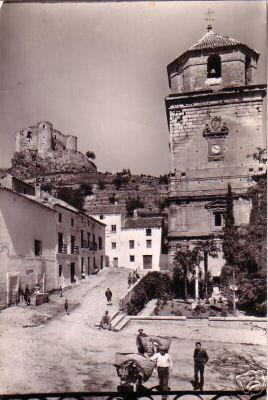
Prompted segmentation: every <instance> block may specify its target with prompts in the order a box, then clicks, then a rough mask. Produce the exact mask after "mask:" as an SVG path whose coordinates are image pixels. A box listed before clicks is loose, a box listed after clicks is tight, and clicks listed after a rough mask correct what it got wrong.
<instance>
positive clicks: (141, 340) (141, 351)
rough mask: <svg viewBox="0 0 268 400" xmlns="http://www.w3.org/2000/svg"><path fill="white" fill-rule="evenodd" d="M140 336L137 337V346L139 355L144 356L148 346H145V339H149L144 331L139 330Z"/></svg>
mask: <svg viewBox="0 0 268 400" xmlns="http://www.w3.org/2000/svg"><path fill="white" fill-rule="evenodd" d="M138 332H139V333H138V335H137V337H136V345H137V348H138V353H139V354H142V355H144V353H145V351H146V346H145V339H144V338H146V337H147V335H146V333H144V332H143V329H139V330H138Z"/></svg>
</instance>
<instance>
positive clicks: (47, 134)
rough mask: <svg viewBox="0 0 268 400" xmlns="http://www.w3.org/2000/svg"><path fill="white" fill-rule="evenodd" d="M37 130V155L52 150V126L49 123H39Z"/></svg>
mask: <svg viewBox="0 0 268 400" xmlns="http://www.w3.org/2000/svg"><path fill="white" fill-rule="evenodd" d="M37 130H38V148H37V149H38V153H39V154H40V155H44V154H46V153H47V152H48V151H50V150H52V124H51V123H50V122H45V121H43V122H39V124H38V125H37Z"/></svg>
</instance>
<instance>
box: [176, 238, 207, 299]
mask: <svg viewBox="0 0 268 400" xmlns="http://www.w3.org/2000/svg"><path fill="white" fill-rule="evenodd" d="M201 260H202V253H201V252H200V249H199V247H197V246H195V247H194V248H193V249H190V248H189V245H181V246H180V249H179V250H178V251H177V252H176V254H175V257H174V261H175V268H178V270H179V271H180V272H181V274H182V277H183V282H184V299H185V300H187V298H188V287H187V284H188V279H189V275H190V274H195V273H196V267H197V266H199V264H200V261H201Z"/></svg>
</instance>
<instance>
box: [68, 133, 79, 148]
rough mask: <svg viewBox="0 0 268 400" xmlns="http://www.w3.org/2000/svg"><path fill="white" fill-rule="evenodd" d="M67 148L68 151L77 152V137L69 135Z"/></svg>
mask: <svg viewBox="0 0 268 400" xmlns="http://www.w3.org/2000/svg"><path fill="white" fill-rule="evenodd" d="M66 148H67V150H73V151H77V137H76V136H71V135H67V137H66Z"/></svg>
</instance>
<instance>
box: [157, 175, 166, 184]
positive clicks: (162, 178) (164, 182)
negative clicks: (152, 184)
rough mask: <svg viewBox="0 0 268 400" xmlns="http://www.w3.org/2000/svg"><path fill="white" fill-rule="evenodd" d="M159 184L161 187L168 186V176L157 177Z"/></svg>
mask: <svg viewBox="0 0 268 400" xmlns="http://www.w3.org/2000/svg"><path fill="white" fill-rule="evenodd" d="M159 183H160V184H162V185H168V175H167V174H165V175H160V176H159Z"/></svg>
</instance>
